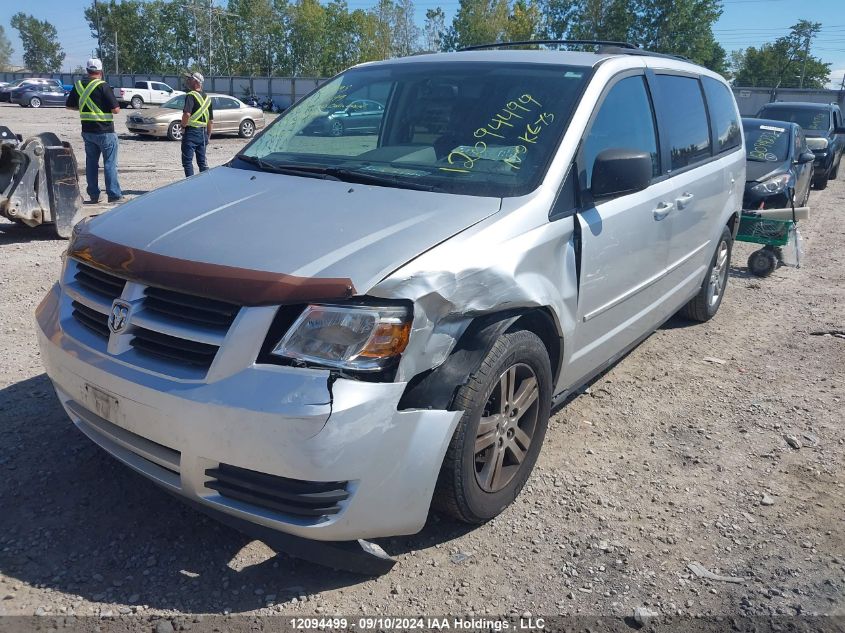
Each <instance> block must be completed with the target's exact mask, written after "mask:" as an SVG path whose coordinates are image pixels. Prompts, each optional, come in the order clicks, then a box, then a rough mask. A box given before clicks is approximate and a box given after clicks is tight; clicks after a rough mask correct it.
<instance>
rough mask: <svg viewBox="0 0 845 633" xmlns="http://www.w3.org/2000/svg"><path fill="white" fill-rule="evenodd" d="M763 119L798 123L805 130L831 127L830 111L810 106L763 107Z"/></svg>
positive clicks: (818, 130) (822, 129)
mask: <svg viewBox="0 0 845 633" xmlns="http://www.w3.org/2000/svg"><path fill="white" fill-rule="evenodd" d="M760 118H761V119H775V120H776V121H789V122H790V123H797V124H798V125H800V126H801V127H803V128H804V129H805V130H815V131H817V132H827V131H828V129H830V112H829V111H827V110H812V109H810V108H794V109H793V108H763V110H762V111H761V112H760Z"/></svg>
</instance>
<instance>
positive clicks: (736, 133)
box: [701, 77, 742, 153]
mask: <svg viewBox="0 0 845 633" xmlns="http://www.w3.org/2000/svg"><path fill="white" fill-rule="evenodd" d="M701 83H702V85H703V86H704V94H705V95H706V96H707V107H708V108H709V110H710V122H711V124H712V126H713V132H714V134H715V137H716V152H717V153H721V152H726V151H728V150H731V149H734V148H736V147H739V146H740V145H742V134H741V132H740V124H739V114H738V113H737V111H736V105H735V103H734V97H733V94H732V93H731V91H730V90H729V89H728V87H727V86H725V85H724V84H723V83H721V82H719V81H716V80H715V79H711V78H710V77H702V79H701Z"/></svg>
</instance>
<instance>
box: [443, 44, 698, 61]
mask: <svg viewBox="0 0 845 633" xmlns="http://www.w3.org/2000/svg"><path fill="white" fill-rule="evenodd" d="M532 44H542V45H547V44H574V45H580V46H601V47H602V48H600V49H599V51H598V52H599V53H604V54H610V55H648V56H649V57H665V58H667V59H677V60H680V61H682V62H689V63H691V64H694V63H695V62H694V61H692V60H691V59H689V58H688V57H684V56H682V55H670V54H669V53H655V52H653V51H650V50H648V49H645V48H640V47H638V46H637V45H635V44H631V43H629V42H614V41H610V40H525V41H521V42H496V43H493V44H477V45H476V46H466V47H464V48H460V49H458V51H459V52H462V51H480V50H486V49H491V48H509V47H511V46H530V45H532Z"/></svg>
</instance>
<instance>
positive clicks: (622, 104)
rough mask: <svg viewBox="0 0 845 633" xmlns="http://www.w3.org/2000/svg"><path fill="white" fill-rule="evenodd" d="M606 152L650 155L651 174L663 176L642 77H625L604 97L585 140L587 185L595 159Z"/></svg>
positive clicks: (587, 185) (585, 181) (583, 156)
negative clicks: (607, 150) (617, 151)
mask: <svg viewBox="0 0 845 633" xmlns="http://www.w3.org/2000/svg"><path fill="white" fill-rule="evenodd" d="M606 149H631V150H638V151H643V152H648V153H649V154H651V162H652V165H653V169H652V172H653V174H654V175H655V176H657V175H658V174H659V173H660V167H659V161H658V157H657V134H656V133H655V129H654V116H653V114H652V110H651V101H650V100H649V97H648V91H647V90H646V87H645V79H644V78H643V77H642V76H639V75H638V76H636V77H626V78H625V79H622V80H620V81H619V82H618V83H616V84H615V85H614V86H613V87H612V88H611V89H610V92H608V93H607V96H605V98H604V101H603V102H602V104H601V106H600V108H599V111H598V114H597V115H596V118H595V119H594V120H593V124H592V126H591V127H590V131H589V132H588V133H587V136H586V138H585V139H584V145H583V149H582V151H581V163H582V165H583V169H584V172H585V176H586V177H585V179H584V180H583V182H584V185H585V187H586V188H587V189H589V188H590V187H591V186H592V183H593V164H594V163H595V161H596V156H598V155H599V154H600V153H601V152H603V151H604V150H606Z"/></svg>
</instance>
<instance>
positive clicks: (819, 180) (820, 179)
mask: <svg viewBox="0 0 845 633" xmlns="http://www.w3.org/2000/svg"><path fill="white" fill-rule="evenodd" d="M829 177H830V174H829V173H826V174H822V175H821V176H816V177H815V178H814V179H813V187H815V188H816V189H819V190H821V189H827V181H828V179H829Z"/></svg>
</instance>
